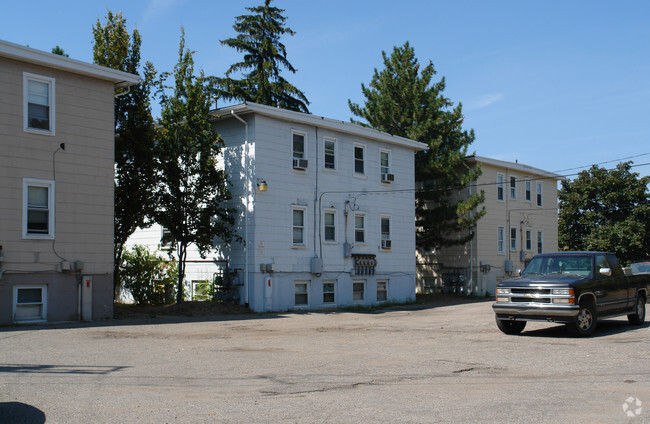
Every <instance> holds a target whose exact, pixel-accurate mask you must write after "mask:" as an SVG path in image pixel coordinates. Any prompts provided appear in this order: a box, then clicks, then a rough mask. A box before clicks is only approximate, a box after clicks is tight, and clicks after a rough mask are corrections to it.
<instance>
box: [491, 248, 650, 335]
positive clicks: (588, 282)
mask: <svg viewBox="0 0 650 424" xmlns="http://www.w3.org/2000/svg"><path fill="white" fill-rule="evenodd" d="M649 283H650V275H648V274H645V275H644V274H638V275H626V273H625V272H624V271H623V268H622V267H621V265H620V264H619V262H618V259H617V258H616V256H615V255H613V254H612V253H607V252H558V253H542V254H539V255H536V256H535V257H534V258H533V259H532V260H531V261H530V263H529V264H528V265H527V266H526V268H525V269H524V271H523V273H521V275H520V276H519V277H516V278H512V279H509V280H504V281H502V282H500V283H499V284H497V287H496V302H495V303H494V304H493V305H492V309H493V310H494V313H495V314H496V323H497V326H498V327H499V329H500V330H501V331H503V332H504V333H506V334H519V333H521V332H522V331H523V330H524V328H525V327H526V322H527V321H547V322H559V323H564V324H566V325H567V329H568V330H569V331H571V332H572V333H573V334H574V335H577V336H590V335H592V334H593V333H594V331H596V324H597V320H598V319H600V318H604V317H612V316H617V315H627V318H628V320H629V322H630V323H631V324H633V325H641V324H643V322H644V320H645V305H646V300H647V299H648V285H649Z"/></svg>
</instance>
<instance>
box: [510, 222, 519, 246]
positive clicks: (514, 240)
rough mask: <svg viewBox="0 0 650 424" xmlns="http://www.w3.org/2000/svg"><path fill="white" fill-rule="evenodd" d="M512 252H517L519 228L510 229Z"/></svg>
mask: <svg viewBox="0 0 650 424" xmlns="http://www.w3.org/2000/svg"><path fill="white" fill-rule="evenodd" d="M510 250H514V251H516V250H517V227H510Z"/></svg>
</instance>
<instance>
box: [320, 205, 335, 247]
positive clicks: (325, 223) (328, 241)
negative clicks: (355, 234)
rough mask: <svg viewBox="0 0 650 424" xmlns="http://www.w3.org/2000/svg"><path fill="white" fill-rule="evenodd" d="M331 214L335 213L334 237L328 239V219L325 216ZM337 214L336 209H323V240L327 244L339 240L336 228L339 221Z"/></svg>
mask: <svg viewBox="0 0 650 424" xmlns="http://www.w3.org/2000/svg"><path fill="white" fill-rule="evenodd" d="M328 214H331V215H334V224H333V227H334V238H333V239H328V238H327V231H326V230H327V220H326V219H325V216H326V215H328ZM337 219H338V218H337V214H336V209H325V210H323V240H324V241H323V242H324V243H327V244H336V242H337V237H336V229H337V227H338V222H337Z"/></svg>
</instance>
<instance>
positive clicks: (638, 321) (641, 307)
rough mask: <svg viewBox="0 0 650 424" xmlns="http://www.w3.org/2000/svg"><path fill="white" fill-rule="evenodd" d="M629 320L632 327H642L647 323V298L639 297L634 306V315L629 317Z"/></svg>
mask: <svg viewBox="0 0 650 424" xmlns="http://www.w3.org/2000/svg"><path fill="white" fill-rule="evenodd" d="M627 320H628V321H629V322H630V324H632V325H642V324H643V322H644V321H645V298H644V297H643V296H642V295H638V296H637V298H636V303H635V305H634V313H632V314H630V315H628V316H627Z"/></svg>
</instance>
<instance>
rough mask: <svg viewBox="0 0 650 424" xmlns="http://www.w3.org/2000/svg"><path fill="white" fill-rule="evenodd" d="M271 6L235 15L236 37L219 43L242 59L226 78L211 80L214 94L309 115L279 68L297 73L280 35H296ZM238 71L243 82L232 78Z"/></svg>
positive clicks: (279, 11)
mask: <svg viewBox="0 0 650 424" xmlns="http://www.w3.org/2000/svg"><path fill="white" fill-rule="evenodd" d="M270 4H271V0H265V2H264V5H263V6H258V7H247V8H246V9H247V10H249V11H250V12H251V14H250V15H242V16H238V17H237V18H236V23H235V25H234V26H233V28H234V29H235V31H237V32H238V33H239V35H237V36H236V37H235V38H228V39H226V40H222V41H221V44H222V45H225V46H229V47H232V48H234V49H235V50H237V51H238V52H240V53H244V58H243V60H242V61H241V62H237V63H235V64H233V65H232V66H230V68H229V69H228V71H227V72H226V78H213V79H212V81H213V83H214V86H215V91H216V93H217V95H218V96H219V97H222V98H225V99H230V100H232V99H235V100H240V101H250V102H255V103H260V104H263V105H269V106H276V107H280V108H283V109H289V110H295V111H299V112H305V113H309V110H308V109H307V105H309V101H308V100H307V97H305V94H304V93H303V92H302V91H300V90H298V89H297V88H296V87H294V86H293V85H291V84H290V83H289V82H288V81H287V80H286V79H284V77H282V75H281V70H282V68H284V69H287V70H288V71H290V72H292V73H296V69H294V67H293V66H292V65H291V63H290V62H289V60H288V59H287V50H286V47H285V46H284V44H282V42H281V41H280V38H281V36H283V35H285V34H288V35H294V34H295V33H294V31H292V30H291V28H288V27H286V26H285V22H286V20H287V18H286V17H284V16H283V15H282V13H283V12H284V9H278V8H276V7H271V5H270ZM237 72H241V73H242V77H243V78H242V79H233V78H231V75H233V74H234V73H237Z"/></svg>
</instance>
